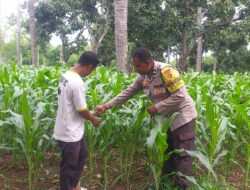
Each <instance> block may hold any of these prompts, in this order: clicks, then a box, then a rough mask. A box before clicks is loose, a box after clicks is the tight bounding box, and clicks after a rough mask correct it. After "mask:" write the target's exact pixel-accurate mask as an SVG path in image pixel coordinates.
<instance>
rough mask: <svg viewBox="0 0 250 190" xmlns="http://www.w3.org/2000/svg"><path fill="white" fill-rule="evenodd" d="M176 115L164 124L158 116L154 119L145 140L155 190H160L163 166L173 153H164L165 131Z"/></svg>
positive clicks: (166, 145)
mask: <svg viewBox="0 0 250 190" xmlns="http://www.w3.org/2000/svg"><path fill="white" fill-rule="evenodd" d="M176 114H178V113H174V114H173V115H172V116H171V117H169V118H168V119H167V120H166V121H165V122H164V121H163V120H162V118H161V117H160V116H157V117H155V118H154V120H153V123H152V124H153V126H154V128H153V129H152V130H151V131H150V136H149V137H148V138H147V148H148V157H149V159H150V168H151V170H152V173H153V176H154V181H155V188H156V190H159V189H160V182H161V173H162V167H163V164H164V162H165V161H166V160H168V159H169V158H170V156H171V154H172V153H173V152H170V153H168V154H166V153H165V152H166V150H167V148H168V144H167V131H168V128H169V127H170V125H171V123H172V121H173V119H174V117H175V116H176Z"/></svg>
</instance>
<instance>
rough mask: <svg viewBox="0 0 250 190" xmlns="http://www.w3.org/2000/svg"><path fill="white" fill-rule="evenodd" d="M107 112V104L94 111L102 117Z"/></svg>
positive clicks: (97, 107)
mask: <svg viewBox="0 0 250 190" xmlns="http://www.w3.org/2000/svg"><path fill="white" fill-rule="evenodd" d="M106 110H107V107H106V105H105V104H102V105H98V106H96V108H95V109H94V112H95V113H97V114H98V115H102V114H103V113H104V112H105V111H106Z"/></svg>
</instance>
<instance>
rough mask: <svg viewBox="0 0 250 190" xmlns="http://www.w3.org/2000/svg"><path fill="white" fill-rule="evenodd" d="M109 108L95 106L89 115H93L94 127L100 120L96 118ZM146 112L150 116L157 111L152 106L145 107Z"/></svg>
mask: <svg viewBox="0 0 250 190" xmlns="http://www.w3.org/2000/svg"><path fill="white" fill-rule="evenodd" d="M109 108H110V107H109V106H108V105H107V104H102V105H98V106H96V108H95V109H94V110H92V111H91V114H92V115H93V117H94V120H93V122H92V120H90V121H91V123H92V124H93V125H94V126H98V125H99V124H100V120H99V118H98V117H96V116H101V115H102V114H104V113H105V112H106V110H107V109H109ZM147 112H148V113H149V114H150V115H155V114H157V110H156V108H155V106H154V105H152V106H149V107H147Z"/></svg>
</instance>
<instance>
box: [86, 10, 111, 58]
mask: <svg viewBox="0 0 250 190" xmlns="http://www.w3.org/2000/svg"><path fill="white" fill-rule="evenodd" d="M109 15H110V10H109V7H108V8H107V11H106V14H105V15H104V17H105V25H104V29H103V32H102V34H101V36H100V37H99V39H95V38H94V36H93V35H90V36H91V37H90V38H92V39H91V40H90V41H91V49H92V51H93V52H94V53H95V54H98V50H99V47H100V45H101V43H102V40H103V39H104V37H105V36H106V34H107V32H108V29H109ZM89 29H90V30H91V28H89ZM91 33H93V32H92V30H91Z"/></svg>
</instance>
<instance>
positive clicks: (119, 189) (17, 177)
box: [0, 152, 245, 190]
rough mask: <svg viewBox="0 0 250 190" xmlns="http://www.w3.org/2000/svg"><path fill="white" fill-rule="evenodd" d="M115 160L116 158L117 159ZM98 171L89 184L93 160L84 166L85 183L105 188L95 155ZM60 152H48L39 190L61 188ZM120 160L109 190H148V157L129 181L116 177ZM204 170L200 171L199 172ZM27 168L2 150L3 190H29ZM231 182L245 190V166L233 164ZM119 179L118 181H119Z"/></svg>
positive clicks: (112, 165)
mask: <svg viewBox="0 0 250 190" xmlns="http://www.w3.org/2000/svg"><path fill="white" fill-rule="evenodd" d="M113 159H115V158H113ZM94 160H95V163H94V170H93V178H92V182H91V184H90V183H89V181H90V180H89V179H90V178H89V177H90V172H89V165H88V164H89V163H87V165H86V166H85V168H84V172H83V177H82V178H81V182H82V184H83V186H85V187H88V190H102V189H104V188H103V184H104V182H103V168H104V164H103V160H101V159H100V158H97V157H95V158H94ZM59 162H60V156H59V154H52V153H47V154H46V157H45V158H44V162H43V163H44V165H43V166H41V168H40V169H39V172H38V178H37V182H36V190H59V188H58V186H59V176H58V172H59ZM117 163H118V161H115V162H112V161H110V162H109V164H108V166H107V169H108V184H109V185H108V186H109V188H110V189H108V190H128V189H130V190H144V189H145V188H146V187H147V186H148V185H149V184H152V183H153V177H152V175H151V172H150V167H149V166H148V165H147V160H146V158H145V157H144V156H143V155H138V157H137V158H136V162H135V163H134V165H133V166H132V170H131V177H130V179H129V183H130V184H127V183H126V180H116V179H117V177H118V176H119V165H117ZM195 173H200V172H195ZM27 179H28V177H27V167H26V164H25V162H24V160H17V161H16V163H13V158H12V155H11V153H2V152H0V190H28V180H27ZM225 179H226V181H227V183H228V184H230V185H232V186H233V187H235V188H236V189H239V190H243V189H244V188H243V184H244V179H245V177H244V173H243V172H242V170H241V168H239V167H233V168H232V171H231V172H230V175H227V177H225ZM115 180H116V181H115Z"/></svg>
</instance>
